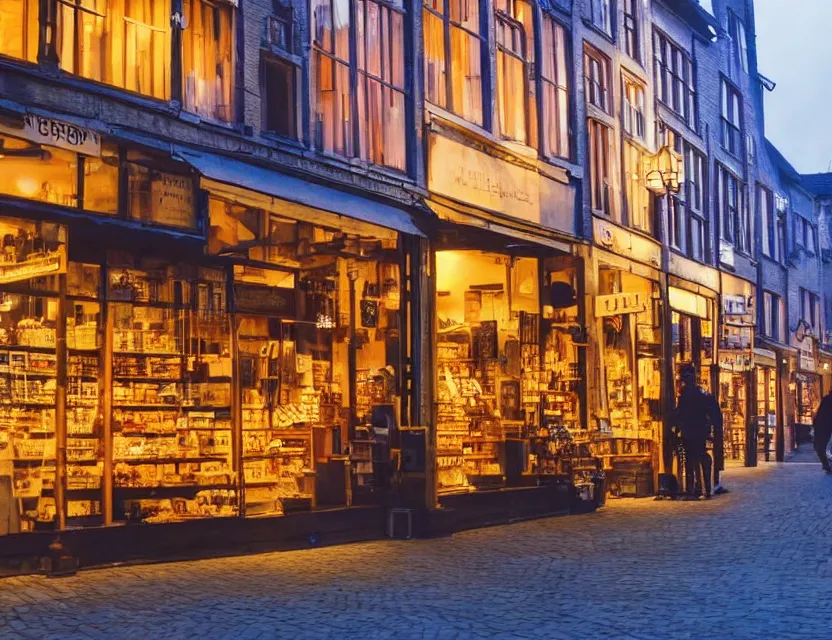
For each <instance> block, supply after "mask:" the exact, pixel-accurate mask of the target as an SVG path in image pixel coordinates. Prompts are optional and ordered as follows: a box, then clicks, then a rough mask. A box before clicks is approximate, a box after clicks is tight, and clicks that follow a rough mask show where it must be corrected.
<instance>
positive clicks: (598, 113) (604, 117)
mask: <svg viewBox="0 0 832 640" xmlns="http://www.w3.org/2000/svg"><path fill="white" fill-rule="evenodd" d="M586 115H587V117H588V118H594V119H595V120H598V121H601V122H604V124H610V126H614V122H615V116H614V115H612V114H611V113H609V112H608V111H604V110H603V109H602V108H601V107H599V106H597V105H594V104H592V103H590V102H587V103H586Z"/></svg>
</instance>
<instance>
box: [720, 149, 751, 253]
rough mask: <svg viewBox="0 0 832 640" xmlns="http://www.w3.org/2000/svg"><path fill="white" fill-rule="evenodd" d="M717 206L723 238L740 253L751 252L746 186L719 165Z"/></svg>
mask: <svg viewBox="0 0 832 640" xmlns="http://www.w3.org/2000/svg"><path fill="white" fill-rule="evenodd" d="M716 206H717V211H718V213H719V220H720V224H721V228H722V238H723V239H724V240H726V241H728V242H730V243H732V244H733V245H734V247H735V248H736V249H738V250H739V251H743V252H745V253H750V251H751V220H750V218H749V214H748V207H747V198H746V193H745V185H743V184H742V183H741V182H740V181H739V180H738V179H737V178H736V176H734V174H733V173H731V172H730V171H728V169H726V168H725V167H723V166H722V165H719V164H717V171H716Z"/></svg>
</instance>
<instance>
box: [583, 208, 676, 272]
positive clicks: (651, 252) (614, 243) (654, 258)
mask: <svg viewBox="0 0 832 640" xmlns="http://www.w3.org/2000/svg"><path fill="white" fill-rule="evenodd" d="M592 227H593V233H594V237H595V240H596V242H597V243H598V244H599V245H601V246H602V247H604V248H606V249H609V250H611V251H613V252H615V253H617V254H618V255H620V256H624V257H626V258H630V259H632V260H638V261H639V262H641V263H644V264H649V265H651V266H653V267H660V266H661V264H662V249H661V246H660V245H659V244H658V243H656V242H653V241H652V240H648V239H647V238H644V237H642V236H640V235H638V234H635V233H632V232H630V231H627V230H626V229H622V228H621V227H618V226H617V225H614V224H612V223H611V222H608V221H606V220H602V219H600V218H597V217H595V218H593V220H592Z"/></svg>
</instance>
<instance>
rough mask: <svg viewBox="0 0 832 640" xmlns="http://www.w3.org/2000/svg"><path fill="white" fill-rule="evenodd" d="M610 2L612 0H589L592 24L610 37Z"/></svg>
mask: <svg viewBox="0 0 832 640" xmlns="http://www.w3.org/2000/svg"><path fill="white" fill-rule="evenodd" d="M612 3H613V0H590V7H591V9H592V24H593V25H595V26H596V27H597V28H598V29H600V30H601V31H603V32H604V33H606V34H607V35H608V36H610V37H612Z"/></svg>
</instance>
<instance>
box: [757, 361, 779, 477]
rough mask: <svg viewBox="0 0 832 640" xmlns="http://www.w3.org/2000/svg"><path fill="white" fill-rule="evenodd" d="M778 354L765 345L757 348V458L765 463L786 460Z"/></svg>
mask: <svg viewBox="0 0 832 640" xmlns="http://www.w3.org/2000/svg"><path fill="white" fill-rule="evenodd" d="M778 370H779V366H778V359H777V353H776V352H775V351H772V350H771V349H765V348H762V347H755V348H754V382H755V384H756V387H757V389H756V396H757V411H756V413H755V418H756V426H757V459H758V460H759V461H765V462H774V461H775V460H776V461H778V462H782V461H783V452H784V448H785V443H784V440H785V437H786V433H785V429H782V428H780V427H781V425H782V420H780V415H781V407H780V405H781V400H780V376H779V375H778Z"/></svg>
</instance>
